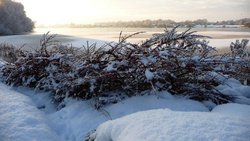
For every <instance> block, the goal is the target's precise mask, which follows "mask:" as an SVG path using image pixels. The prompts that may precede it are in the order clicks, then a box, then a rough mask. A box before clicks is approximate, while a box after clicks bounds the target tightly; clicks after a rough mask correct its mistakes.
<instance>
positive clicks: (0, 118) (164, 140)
mask: <svg viewBox="0 0 250 141" xmlns="http://www.w3.org/2000/svg"><path fill="white" fill-rule="evenodd" d="M40 38H41V35H17V36H5V37H0V43H1V42H5V43H11V44H14V45H16V46H22V45H23V44H25V43H26V46H27V47H36V46H39V41H40ZM17 39H18V40H17ZM56 39H57V40H59V41H60V42H61V43H62V44H69V45H72V46H75V47H81V46H82V45H86V41H89V44H92V43H94V42H97V46H101V45H102V44H105V42H104V41H100V40H93V39H87V38H79V37H71V36H63V35H59V36H58V37H57V38H56ZM235 39H238V38H235ZM231 41H233V39H224V38H223V39H211V40H210V42H211V45H212V46H215V47H225V46H229V44H230V42H231ZM1 65H4V62H3V61H1V59H0V67H1ZM146 75H147V77H149V78H150V77H151V76H150V74H146ZM224 81H225V82H224V85H219V86H218V87H217V90H219V91H221V92H223V93H225V94H227V95H234V96H235V97H237V100H236V102H237V103H229V104H224V105H219V106H216V105H215V104H214V103H213V102H211V101H205V102H203V103H202V102H197V101H194V100H190V99H188V98H185V97H180V96H172V95H171V94H170V93H168V92H167V91H163V92H154V91H152V92H151V94H150V95H144V96H135V97H131V98H127V99H125V100H123V101H121V102H119V103H116V104H111V105H107V106H105V107H103V108H101V109H99V110H96V109H95V107H94V102H93V101H92V100H88V101H77V100H74V99H70V98H68V99H65V101H64V102H63V104H64V105H63V106H61V107H60V106H59V107H60V108H58V107H56V104H55V103H53V102H52V101H51V98H50V94H49V93H46V92H40V91H34V90H31V89H28V88H23V87H18V88H16V87H9V86H6V85H5V84H3V83H0V141H84V140H85V139H86V138H89V139H95V140H96V141H111V140H112V141H176V140H177V141H187V140H190V141H210V140H212V141H249V139H250V87H249V86H244V85H242V84H241V83H240V82H239V81H237V80H235V79H228V80H224ZM95 129H96V130H95Z"/></svg>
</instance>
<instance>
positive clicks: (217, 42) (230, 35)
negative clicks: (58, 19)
mask: <svg viewBox="0 0 250 141" xmlns="http://www.w3.org/2000/svg"><path fill="white" fill-rule="evenodd" d="M153 33H154V32H149V33H146V34H142V35H137V36H135V37H133V38H130V39H129V40H128V41H130V42H134V43H140V42H141V41H142V40H145V39H147V38H149V37H150V36H151V34H153ZM198 34H201V35H206V36H211V37H212V39H208V40H209V42H210V45H211V46H213V47H217V48H225V47H229V45H230V43H231V42H234V41H235V40H241V39H249V40H250V33H248V32H229V31H226V32H222V31H220V32H218V31H199V32H198ZM41 38H42V35H41V34H31V35H14V36H0V43H8V44H13V45H15V46H17V47H21V46H23V45H24V47H25V48H26V49H32V48H33V49H34V48H36V47H38V46H39V44H40V39H41ZM96 38H97V39H91V38H86V37H75V36H65V35H57V36H56V38H55V40H56V41H59V42H60V43H61V44H64V45H69V46H71V45H72V46H74V47H82V46H83V45H86V43H87V41H88V42H89V44H93V43H97V46H102V45H104V44H105V42H106V41H108V42H110V41H117V40H118V37H116V38H114V37H113V36H111V37H106V38H104V39H105V41H103V40H102V39H99V38H98V37H96ZM17 39H18V40H17Z"/></svg>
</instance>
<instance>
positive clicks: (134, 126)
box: [92, 109, 250, 141]
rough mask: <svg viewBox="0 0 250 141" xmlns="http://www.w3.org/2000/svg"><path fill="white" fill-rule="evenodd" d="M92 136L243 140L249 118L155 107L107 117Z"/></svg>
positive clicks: (99, 139) (124, 140)
mask: <svg viewBox="0 0 250 141" xmlns="http://www.w3.org/2000/svg"><path fill="white" fill-rule="evenodd" d="M92 137H94V138H96V139H95V141H111V140H112V141H187V140H190V141H247V140H248V139H249V138H250V119H244V118H239V117H233V116H228V115H223V114H218V113H207V112H176V111H171V110H169V109H158V110H150V111H145V112H138V113H135V114H132V115H128V116H125V117H122V118H120V119H117V120H113V121H108V122H106V123H104V124H102V125H100V126H99V127H98V129H97V131H96V132H95V133H94V134H93V135H92Z"/></svg>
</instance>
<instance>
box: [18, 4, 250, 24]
mask: <svg viewBox="0 0 250 141" xmlns="http://www.w3.org/2000/svg"><path fill="white" fill-rule="evenodd" d="M16 1H19V2H21V3H23V4H24V6H25V10H26V12H27V15H28V16H29V17H30V18H32V19H33V20H35V21H36V22H37V23H38V24H60V23H61V24H63V23H94V22H108V21H118V20H120V21H127V20H143V19H173V20H175V21H183V20H195V19H200V18H207V19H208V20H209V21H217V20H227V19H240V18H245V17H248V18H249V17H250V8H249V7H250V0H16Z"/></svg>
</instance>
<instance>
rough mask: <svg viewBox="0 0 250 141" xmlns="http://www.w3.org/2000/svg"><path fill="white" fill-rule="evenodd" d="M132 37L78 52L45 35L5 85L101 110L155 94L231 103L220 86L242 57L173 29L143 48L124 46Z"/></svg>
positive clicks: (9, 69) (11, 68) (12, 68)
mask: <svg viewBox="0 0 250 141" xmlns="http://www.w3.org/2000/svg"><path fill="white" fill-rule="evenodd" d="M135 34H139V33H135ZM135 34H133V35H135ZM133 35H130V36H125V37H123V36H120V38H119V42H118V43H109V44H108V45H107V46H106V47H101V48H97V47H96V46H95V44H93V45H89V44H88V45H87V46H86V47H83V48H81V49H77V48H70V47H65V46H61V45H58V44H54V42H53V38H54V36H49V35H48V34H45V35H44V37H43V39H42V40H41V49H40V50H38V51H37V52H35V53H26V54H25V55H24V57H21V58H19V59H18V60H17V61H16V62H15V63H13V64H7V65H6V66H4V67H3V68H2V75H3V77H4V79H3V81H4V82H6V83H7V84H14V85H17V86H19V85H24V86H28V87H32V88H36V89H39V90H45V91H50V92H52V93H53V94H54V98H55V99H56V100H58V101H61V100H63V99H64V98H65V97H75V98H80V99H95V101H96V107H97V108H99V107H100V106H102V105H104V104H107V103H111V102H117V101H118V100H120V99H122V98H124V97H127V96H133V95H138V94H145V93H147V92H149V91H152V90H153V91H162V90H167V91H169V92H170V93H172V94H174V95H185V96H187V97H189V98H191V99H196V100H199V101H203V100H211V101H213V102H214V103H216V104H221V103H227V102H230V101H232V100H233V97H231V96H228V95H224V94H223V93H221V92H219V91H218V90H216V86H218V85H219V84H222V83H223V81H224V80H225V79H226V78H227V76H226V75H230V74H233V73H237V71H236V70H237V69H236V68H235V65H234V64H235V62H237V61H238V60H239V59H238V58H237V57H232V56H226V55H224V56H221V55H216V50H215V48H213V47H211V46H209V45H208V42H207V41H206V40H205V38H207V37H205V36H201V35H196V34H194V32H190V31H189V30H187V31H185V32H182V33H178V32H177V31H176V28H173V29H172V30H166V31H165V32H164V33H162V34H155V35H153V37H152V38H150V39H148V40H146V41H145V42H143V43H142V44H132V43H128V42H126V39H128V38H130V37H131V36H133ZM241 61H242V60H241ZM243 62H244V61H243ZM237 64H238V65H240V64H246V63H240V64H239V63H237ZM232 76H233V75H232Z"/></svg>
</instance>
